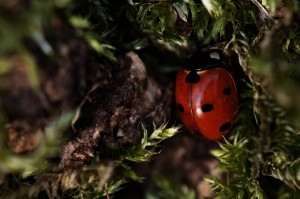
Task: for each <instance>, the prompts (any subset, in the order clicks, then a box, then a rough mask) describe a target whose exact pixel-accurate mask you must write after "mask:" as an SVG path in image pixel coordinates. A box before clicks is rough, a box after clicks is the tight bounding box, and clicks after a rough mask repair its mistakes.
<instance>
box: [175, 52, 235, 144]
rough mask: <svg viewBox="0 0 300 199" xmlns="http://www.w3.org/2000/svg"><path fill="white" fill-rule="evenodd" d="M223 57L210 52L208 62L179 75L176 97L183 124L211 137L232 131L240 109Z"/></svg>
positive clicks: (182, 71) (219, 136) (190, 129)
mask: <svg viewBox="0 0 300 199" xmlns="http://www.w3.org/2000/svg"><path fill="white" fill-rule="evenodd" d="M221 58H222V55H220V53H219V51H212V52H211V53H206V57H204V59H205V60H204V62H205V64H204V65H202V66H199V67H192V68H184V69H182V70H180V71H179V72H178V74H177V77H176V87H175V100H176V105H177V110H178V115H179V117H180V119H181V121H182V123H183V124H184V125H185V127H186V128H187V129H188V130H189V131H191V132H193V133H201V134H202V135H203V136H204V137H206V138H207V139H209V140H219V139H220V138H222V136H224V135H226V134H227V133H228V131H229V130H230V128H231V126H232V123H233V122H234V120H235V118H236V115H237V109H238V97H237V89H236V85H235V81H234V79H233V77H232V75H231V74H230V72H229V71H228V70H226V69H225V67H224V65H223V63H224V60H222V59H221ZM199 63H200V65H201V60H199Z"/></svg>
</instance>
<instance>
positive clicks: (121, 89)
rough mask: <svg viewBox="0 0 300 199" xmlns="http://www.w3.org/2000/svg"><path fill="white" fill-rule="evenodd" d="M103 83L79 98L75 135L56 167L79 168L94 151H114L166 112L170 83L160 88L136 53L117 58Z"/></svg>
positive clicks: (168, 109) (139, 136) (134, 138)
mask: <svg viewBox="0 0 300 199" xmlns="http://www.w3.org/2000/svg"><path fill="white" fill-rule="evenodd" d="M118 63H119V64H118V65H117V66H116V67H115V68H113V69H112V72H111V78H109V79H108V80H106V82H107V83H106V84H103V83H101V82H98V83H97V84H96V86H94V87H93V89H92V90H91V91H90V92H89V93H88V95H87V96H86V98H85V100H84V101H83V103H82V105H81V107H80V110H79V114H78V119H77V120H76V121H75V123H74V125H73V127H74V129H75V131H76V135H75V138H74V139H73V140H71V141H70V142H68V143H67V144H66V145H65V147H64V149H63V151H62V153H61V162H60V164H59V168H60V169H63V168H65V167H80V166H82V165H83V164H84V163H85V162H88V161H90V160H91V159H92V158H93V157H95V155H96V153H97V151H98V152H99V153H100V152H101V151H107V150H117V149H120V148H123V147H126V146H128V145H132V144H134V143H136V142H137V141H138V140H139V139H140V138H141V132H142V125H144V126H145V127H146V128H147V129H149V130H150V129H151V128H153V122H154V123H155V124H157V125H159V124H161V123H162V122H163V121H164V119H165V118H166V117H167V116H168V114H169V112H170V103H171V99H172V97H171V95H172V92H171V85H167V86H166V87H163V86H162V85H161V84H159V83H158V82H157V81H156V80H155V79H154V78H152V77H150V75H149V74H148V73H147V71H146V67H145V65H144V63H143V62H142V60H141V59H140V58H139V57H138V55H137V54H135V53H133V52H130V53H128V54H126V56H124V57H121V58H120V59H119V62H118Z"/></svg>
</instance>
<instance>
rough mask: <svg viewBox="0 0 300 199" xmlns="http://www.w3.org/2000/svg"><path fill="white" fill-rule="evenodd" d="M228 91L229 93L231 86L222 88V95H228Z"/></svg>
mask: <svg viewBox="0 0 300 199" xmlns="http://www.w3.org/2000/svg"><path fill="white" fill-rule="evenodd" d="M230 93H231V88H230V87H227V88H224V90H223V94H224V95H230Z"/></svg>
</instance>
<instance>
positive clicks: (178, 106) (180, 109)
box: [177, 104, 184, 113]
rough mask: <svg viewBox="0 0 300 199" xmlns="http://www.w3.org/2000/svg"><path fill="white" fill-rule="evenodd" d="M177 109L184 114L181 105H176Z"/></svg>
mask: <svg viewBox="0 0 300 199" xmlns="http://www.w3.org/2000/svg"><path fill="white" fill-rule="evenodd" d="M177 109H178V110H179V111H180V112H182V113H183V112H184V108H183V106H182V104H177Z"/></svg>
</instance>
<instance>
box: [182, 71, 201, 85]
mask: <svg viewBox="0 0 300 199" xmlns="http://www.w3.org/2000/svg"><path fill="white" fill-rule="evenodd" d="M199 81H200V75H198V74H197V71H191V72H190V73H189V74H187V76H186V77H185V82H187V83H197V82H199Z"/></svg>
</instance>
